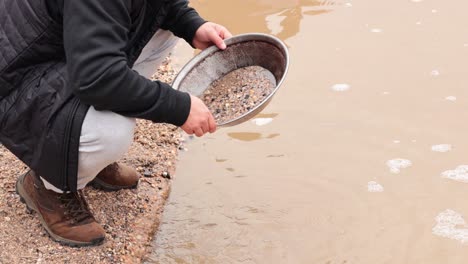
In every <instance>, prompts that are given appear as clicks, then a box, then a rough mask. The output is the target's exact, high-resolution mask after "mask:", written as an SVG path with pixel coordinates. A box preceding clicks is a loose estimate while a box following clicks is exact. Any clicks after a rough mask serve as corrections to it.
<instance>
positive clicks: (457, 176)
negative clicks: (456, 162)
mask: <svg viewBox="0 0 468 264" xmlns="http://www.w3.org/2000/svg"><path fill="white" fill-rule="evenodd" d="M441 176H442V177H443V178H446V179H450V180H454V181H459V182H465V183H468V165H460V166H458V167H457V168H455V169H454V170H447V171H444V172H442V174H441Z"/></svg>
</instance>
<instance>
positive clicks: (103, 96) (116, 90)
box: [63, 0, 190, 126]
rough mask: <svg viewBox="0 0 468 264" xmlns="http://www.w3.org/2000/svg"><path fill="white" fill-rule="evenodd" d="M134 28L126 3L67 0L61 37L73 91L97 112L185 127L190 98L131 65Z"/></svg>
mask: <svg viewBox="0 0 468 264" xmlns="http://www.w3.org/2000/svg"><path fill="white" fill-rule="evenodd" d="M130 26H131V18H130V10H129V7H128V3H127V2H126V0H112V1H96V0H79V1H77V0H64V10H63V37H64V46H65V54H66V60H67V72H68V77H69V81H70V85H71V88H72V89H73V91H74V93H75V94H76V95H77V96H78V97H79V98H80V100H81V101H82V102H83V103H85V104H89V105H92V106H94V107H95V108H96V109H97V110H109V111H114V112H116V113H119V114H122V115H125V116H130V117H137V118H143V119H148V120H152V121H154V122H165V123H171V124H174V125H177V126H181V125H182V124H183V123H185V121H186V119H187V117H188V114H189V112H190V96H189V95H188V94H187V93H182V92H179V91H176V90H174V89H173V88H172V87H171V86H170V85H168V84H165V83H162V82H152V81H150V80H148V79H146V78H144V77H143V76H140V75H139V74H138V73H137V72H135V71H133V70H132V69H131V68H129V67H128V65H127V57H126V54H125V52H124V49H125V47H126V45H127V43H128V34H129V29H130Z"/></svg>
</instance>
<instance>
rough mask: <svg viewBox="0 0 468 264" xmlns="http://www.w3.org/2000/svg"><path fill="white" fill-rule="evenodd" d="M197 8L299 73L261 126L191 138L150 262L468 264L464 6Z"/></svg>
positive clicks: (223, 0)
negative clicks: (268, 42)
mask: <svg viewBox="0 0 468 264" xmlns="http://www.w3.org/2000/svg"><path fill="white" fill-rule="evenodd" d="M192 5H194V6H195V7H197V8H198V9H199V11H200V13H202V14H203V15H204V16H205V17H207V19H209V20H212V21H219V22H221V23H223V24H225V25H226V26H228V27H229V28H231V29H232V31H233V32H234V33H243V32H249V31H257V32H265V33H271V34H275V35H277V36H279V37H280V38H282V39H283V40H284V41H285V42H286V43H287V45H288V47H289V48H290V53H291V68H290V72H289V74H288V78H287V81H286V82H285V83H284V85H283V87H282V88H281V89H280V91H279V92H278V94H277V95H276V96H275V98H274V99H273V101H272V103H271V104H270V105H269V106H268V107H267V108H266V109H265V110H264V111H263V113H262V115H261V116H260V118H259V119H256V120H254V121H250V122H247V123H244V124H242V125H239V126H236V127H232V128H223V129H221V130H219V131H218V132H217V133H215V134H213V135H209V136H206V137H204V138H202V139H198V138H197V139H192V140H188V142H187V146H186V147H187V148H188V151H186V152H182V153H181V155H180V162H179V166H178V170H177V175H176V178H175V180H174V183H173V190H172V194H171V197H170V199H169V202H168V205H167V208H166V211H165V214H164V219H163V223H162V225H161V230H160V231H159V233H158V236H157V239H156V241H155V245H154V253H153V254H152V256H151V259H150V260H149V263H323V264H325V263H466V261H467V260H468V243H467V242H468V224H466V223H465V219H466V220H468V183H467V181H468V167H459V166H460V165H463V164H468V122H467V120H468V74H467V73H468V28H467V27H466V25H467V24H468V16H466V10H467V8H468V4H467V3H466V2H464V1H455V2H453V1H452V2H450V3H448V2H443V1H431V0H417V1H416V0H413V1H409V0H404V1H371V0H363V1H349V2H333V3H332V2H315V1H306V0H297V1H293V0H291V1H286V0H282V1H279V0H275V1H270V0H268V1H267V0H256V1H255V0H242V1H241V0H239V1H227V0H216V1H214V0H212V1H209V0H206V1H193V2H192Z"/></svg>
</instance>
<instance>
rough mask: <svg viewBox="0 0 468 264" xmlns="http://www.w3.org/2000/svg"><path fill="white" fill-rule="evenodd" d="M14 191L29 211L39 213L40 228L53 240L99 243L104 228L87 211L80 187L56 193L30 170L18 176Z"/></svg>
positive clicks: (64, 242) (77, 243)
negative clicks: (42, 227)
mask: <svg viewBox="0 0 468 264" xmlns="http://www.w3.org/2000/svg"><path fill="white" fill-rule="evenodd" d="M16 192H17V193H18V194H19V195H20V197H21V201H22V202H24V203H25V204H26V208H27V209H28V211H29V212H31V211H35V212H36V213H37V214H38V215H39V220H40V221H41V223H42V225H43V226H44V228H45V229H46V230H47V232H48V233H49V235H50V236H51V237H52V239H54V240H55V241H57V242H60V243H62V244H65V245H69V246H77V247H80V246H92V245H99V244H101V243H102V242H103V241H104V238H105V231H104V229H103V228H102V227H101V226H100V225H99V224H98V223H97V222H96V220H95V219H94V217H93V215H92V214H91V212H90V211H89V208H88V204H87V203H86V201H85V199H84V197H83V194H82V192H81V191H78V192H72V193H56V192H53V191H50V190H47V189H46V188H45V187H44V184H43V183H42V181H41V180H40V179H39V177H38V176H36V174H35V173H34V172H33V171H29V172H27V173H25V174H23V175H21V176H20V177H19V178H18V181H17V182H16Z"/></svg>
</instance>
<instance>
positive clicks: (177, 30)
mask: <svg viewBox="0 0 468 264" xmlns="http://www.w3.org/2000/svg"><path fill="white" fill-rule="evenodd" d="M168 5H169V12H168V14H167V16H166V19H165V20H164V23H163V24H162V25H161V28H162V29H166V30H170V31H171V32H172V33H174V35H176V36H178V37H180V38H183V39H184V40H185V41H187V43H189V44H192V40H193V38H194V37H195V32H196V31H197V30H198V28H199V27H200V26H201V25H203V24H204V23H206V21H205V20H204V19H203V18H201V17H200V16H199V15H198V13H197V11H196V10H195V9H193V8H191V7H189V6H188V1H187V0H171V1H169V3H168Z"/></svg>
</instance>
